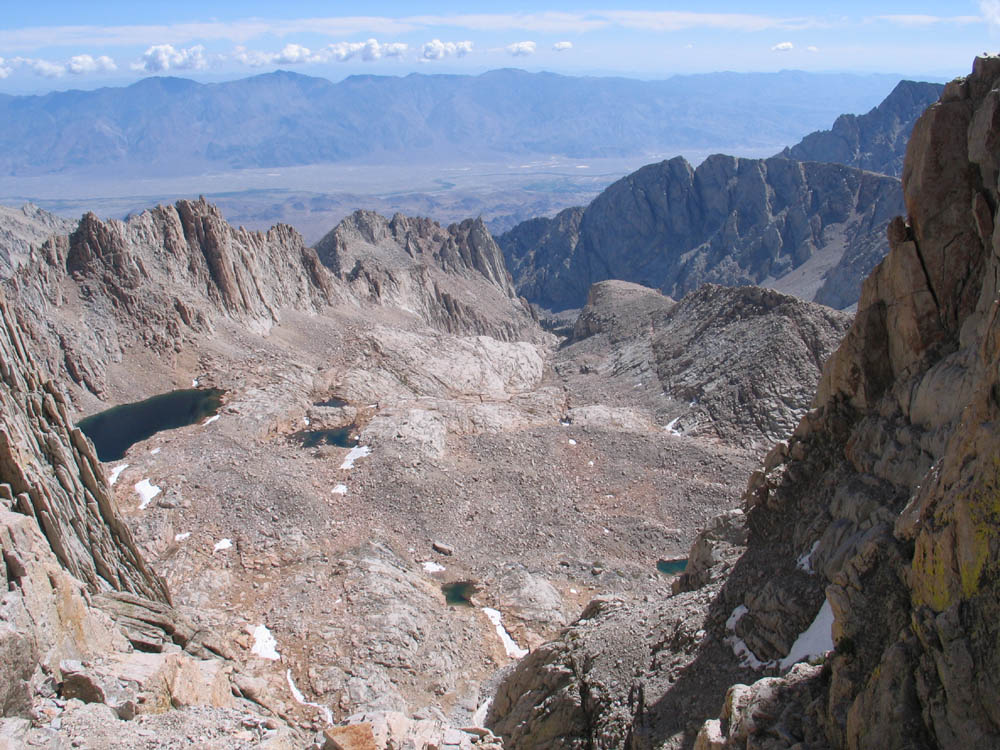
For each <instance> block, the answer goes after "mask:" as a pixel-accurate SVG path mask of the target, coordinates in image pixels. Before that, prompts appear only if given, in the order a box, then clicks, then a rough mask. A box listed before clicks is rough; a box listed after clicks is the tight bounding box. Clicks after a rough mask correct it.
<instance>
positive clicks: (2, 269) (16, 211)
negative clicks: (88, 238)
mask: <svg viewBox="0 0 1000 750" xmlns="http://www.w3.org/2000/svg"><path fill="white" fill-rule="evenodd" d="M74 226H76V222H74V221H70V220H69V219H64V218H62V217H61V216H56V215H55V214H50V213H49V212H48V211H43V210H42V209H40V208H39V207H38V206H33V205H31V204H30V203H26V204H25V205H23V206H21V207H20V208H12V207H10V206H0V279H5V278H7V277H9V276H10V275H11V274H13V273H14V270H15V269H16V268H18V267H19V266H21V265H23V264H24V263H26V262H27V261H28V258H29V257H30V255H31V248H32V247H37V246H38V245H41V244H42V243H43V242H44V241H45V240H46V239H48V238H49V237H51V236H52V235H54V234H68V233H69V232H71V231H73V227H74Z"/></svg>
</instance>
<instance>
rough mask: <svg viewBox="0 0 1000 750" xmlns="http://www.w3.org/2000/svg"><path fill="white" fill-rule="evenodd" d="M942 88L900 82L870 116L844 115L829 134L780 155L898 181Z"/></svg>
mask: <svg viewBox="0 0 1000 750" xmlns="http://www.w3.org/2000/svg"><path fill="white" fill-rule="evenodd" d="M943 88H944V85H943V84H940V83H924V82H917V81H900V82H899V84H898V85H897V86H896V88H894V89H893V90H892V92H891V93H890V94H889V96H887V97H886V98H885V100H884V101H883V102H882V103H881V104H879V105H878V106H877V107H875V108H873V109H872V110H871V111H870V112H868V113H867V114H864V115H841V116H840V117H838V118H837V119H836V121H835V122H834V123H833V127H832V128H831V129H830V130H818V131H816V132H815V133H810V134H809V135H807V136H806V137H805V138H803V139H802V140H801V141H799V143H797V144H795V145H794V146H790V147H788V148H786V149H784V150H783V151H782V152H781V153H780V154H777V155H778V156H781V157H784V158H786V159H794V160H796V161H827V162H835V163H837V164H846V165H847V166H849V167H857V168H858V169H864V170H867V171H869V172H879V173H881V174H888V175H892V176H893V177H899V176H901V175H902V174H903V157H904V156H905V155H906V144H907V141H908V140H909V138H910V133H911V131H912V130H913V125H914V123H915V122H916V121H917V118H918V117H920V115H921V114H923V111H924V110H925V109H927V107H928V106H930V105H931V104H933V103H934V102H936V101H937V98H938V97H939V96H940V95H941V91H942V89H943Z"/></svg>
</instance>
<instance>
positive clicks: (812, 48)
mask: <svg viewBox="0 0 1000 750" xmlns="http://www.w3.org/2000/svg"><path fill="white" fill-rule="evenodd" d="M806 52H819V47H817V46H816V45H814V44H810V45H809V46H808V47H806Z"/></svg>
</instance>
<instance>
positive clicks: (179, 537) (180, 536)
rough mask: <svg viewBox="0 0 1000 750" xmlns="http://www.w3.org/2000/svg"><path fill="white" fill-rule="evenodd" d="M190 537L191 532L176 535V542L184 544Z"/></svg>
mask: <svg viewBox="0 0 1000 750" xmlns="http://www.w3.org/2000/svg"><path fill="white" fill-rule="evenodd" d="M189 536H191V532H190V531H185V532H184V533H183V534H174V541H175V542H183V541H184V540H185V539H187V538H188V537H189Z"/></svg>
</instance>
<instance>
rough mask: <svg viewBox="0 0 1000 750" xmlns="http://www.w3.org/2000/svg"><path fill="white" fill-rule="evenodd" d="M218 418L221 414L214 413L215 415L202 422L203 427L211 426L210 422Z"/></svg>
mask: <svg viewBox="0 0 1000 750" xmlns="http://www.w3.org/2000/svg"><path fill="white" fill-rule="evenodd" d="M218 418H219V415H218V414H216V415H214V416H211V417H209V418H208V419H206V420H205V421H204V422H202V423H201V426H202V427H208V426H209V425H210V424H212V422H214V421H215V420H216V419H218Z"/></svg>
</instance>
